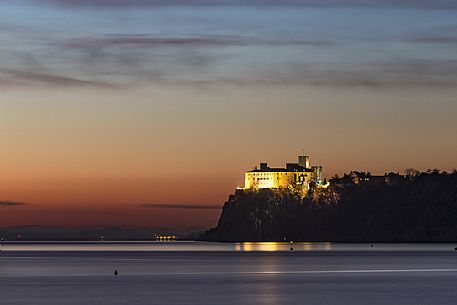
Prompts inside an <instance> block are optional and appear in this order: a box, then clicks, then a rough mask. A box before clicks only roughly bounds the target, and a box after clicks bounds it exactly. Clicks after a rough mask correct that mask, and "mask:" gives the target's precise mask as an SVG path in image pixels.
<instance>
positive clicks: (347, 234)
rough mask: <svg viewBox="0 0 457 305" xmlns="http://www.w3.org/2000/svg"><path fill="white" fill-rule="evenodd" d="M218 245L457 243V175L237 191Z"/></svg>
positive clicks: (216, 234) (217, 234) (211, 234)
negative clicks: (303, 192) (305, 191)
mask: <svg viewBox="0 0 457 305" xmlns="http://www.w3.org/2000/svg"><path fill="white" fill-rule="evenodd" d="M204 239H206V240H212V241H284V239H286V240H295V241H297V240H302V241H340V242H394V241H398V242H400V241H402V242H413V241H415V242H425V241H429V242H435V241H436V242H438V241H440V242H455V241H457V174H456V173H455V172H454V173H452V174H446V173H439V172H436V171H433V172H428V173H422V174H421V175H418V176H417V177H414V179H404V180H403V181H400V182H398V183H395V184H386V183H381V184H378V183H376V184H359V185H343V186H341V185H339V186H337V185H333V186H331V187H330V188H328V189H318V188H312V189H311V191H310V193H309V195H308V196H307V197H306V198H304V199H301V198H300V197H299V196H298V195H296V194H294V193H292V192H290V191H288V190H269V189H261V190H247V191H246V190H237V191H236V192H235V194H233V195H230V197H229V200H228V201H227V202H226V203H225V205H224V208H223V211H222V214H221V217H220V219H219V222H218V224H217V227H216V228H214V229H211V230H210V231H208V232H206V234H205V235H204Z"/></svg>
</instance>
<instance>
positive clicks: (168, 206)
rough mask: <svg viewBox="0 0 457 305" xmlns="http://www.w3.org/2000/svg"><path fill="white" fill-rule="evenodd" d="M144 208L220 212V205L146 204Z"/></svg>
mask: <svg viewBox="0 0 457 305" xmlns="http://www.w3.org/2000/svg"><path fill="white" fill-rule="evenodd" d="M143 207H146V208H159V209H190V210H220V209H222V206H220V205H204V204H172V203H146V204H144V205H143Z"/></svg>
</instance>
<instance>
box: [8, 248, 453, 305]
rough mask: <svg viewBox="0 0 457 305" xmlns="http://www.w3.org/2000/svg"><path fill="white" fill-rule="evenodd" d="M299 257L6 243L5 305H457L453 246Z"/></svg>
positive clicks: (270, 251)
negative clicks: (116, 274) (115, 272)
mask: <svg viewBox="0 0 457 305" xmlns="http://www.w3.org/2000/svg"><path fill="white" fill-rule="evenodd" d="M293 247H294V251H292V252H291V251H290V250H289V248H290V245H289V244H287V243H283V244H281V243H260V244H259V243H244V244H207V243H177V242H170V243H149V242H144V243H137V242H135V243H51V244H50V243H8V244H5V243H4V244H3V245H2V251H1V253H2V257H1V258H0V304H1V305H9V304H20V305H23V304H33V305H41V304H43V305H53V304H58V305H65V304H72V305H73V304H75V305H86V304H88V305H91V304H123V305H124V304H125V305H130V304H131V305H135V304H211V305H213V304H214V305H217V304H415V305H416V304H424V305H425V304H426V305H436V304H457V251H455V250H454V248H455V245H450V244H428V245H424V244H416V245H414V244H402V245H389V244H382V245H380V244H374V245H373V246H371V245H370V244H368V245H367V244H354V245H350V244H330V243H318V244H314V243H302V244H294V245H293ZM116 269H117V270H118V272H119V275H118V276H115V275H114V270H116Z"/></svg>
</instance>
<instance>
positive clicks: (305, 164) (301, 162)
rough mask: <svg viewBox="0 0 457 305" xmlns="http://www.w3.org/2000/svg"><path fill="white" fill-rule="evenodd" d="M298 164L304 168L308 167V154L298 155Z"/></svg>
mask: <svg viewBox="0 0 457 305" xmlns="http://www.w3.org/2000/svg"><path fill="white" fill-rule="evenodd" d="M298 165H300V166H302V167H304V168H306V169H310V168H311V167H310V165H309V156H298Z"/></svg>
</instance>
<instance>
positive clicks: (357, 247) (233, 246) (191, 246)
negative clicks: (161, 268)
mask: <svg viewBox="0 0 457 305" xmlns="http://www.w3.org/2000/svg"><path fill="white" fill-rule="evenodd" d="M455 247H456V245H454V244H435V243H433V244H431V243H429V244H426V243H420V244H419V243H417V244H412V243H411V244H405V243H403V244H401V243H398V244H394V243H381V244H366V243H357V244H354V243H353V244H350V243H331V242H295V243H293V244H291V243H288V242H240V243H213V242H194V241H173V242H156V241H134V242H127V241H105V242H2V243H1V251H3V252H8V251H132V252H134V251H229V252H232V251H237V252H251V251H262V252H281V251H282V252H284V251H292V250H293V251H294V252H295V251H454V248H455ZM291 248H292V249H291Z"/></svg>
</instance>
